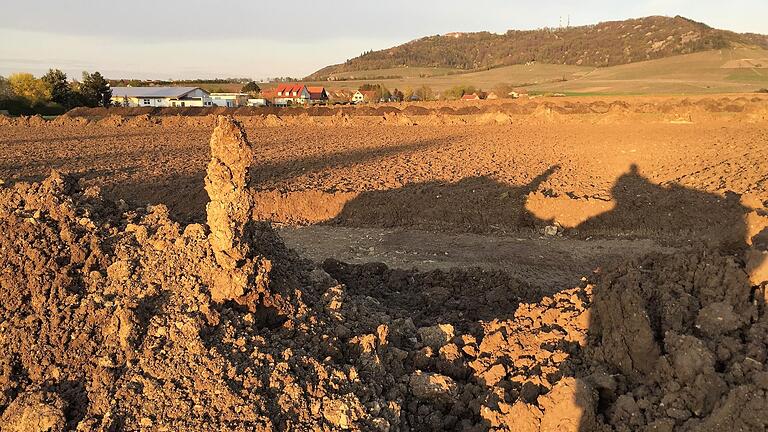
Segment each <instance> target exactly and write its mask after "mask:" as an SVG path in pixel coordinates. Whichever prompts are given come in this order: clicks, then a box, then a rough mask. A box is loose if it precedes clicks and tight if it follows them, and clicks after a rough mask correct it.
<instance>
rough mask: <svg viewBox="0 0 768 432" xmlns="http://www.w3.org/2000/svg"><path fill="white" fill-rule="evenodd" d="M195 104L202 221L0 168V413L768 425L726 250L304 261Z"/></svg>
mask: <svg viewBox="0 0 768 432" xmlns="http://www.w3.org/2000/svg"><path fill="white" fill-rule="evenodd" d="M216 123H217V128H216V129H215V131H214V133H213V136H212V138H211V141H210V144H211V153H212V158H211V161H210V164H209V168H208V171H207V176H206V180H205V184H206V191H207V192H208V195H209V197H210V199H211V200H210V202H209V204H208V208H207V213H206V214H207V223H206V224H189V225H186V226H184V225H180V224H179V223H177V222H174V221H173V220H172V219H171V218H170V217H169V212H168V209H167V208H166V207H165V206H163V205H157V206H149V207H147V208H137V209H131V208H128V207H127V206H125V205H124V204H122V203H120V202H117V203H116V202H112V201H109V200H105V199H103V198H102V197H101V196H100V193H99V190H98V189H97V188H95V187H84V185H83V184H82V183H76V182H75V181H74V180H72V179H71V178H68V177H66V176H62V175H60V174H58V173H53V174H52V175H51V176H49V177H48V178H47V179H46V180H44V181H42V182H39V183H27V182H18V183H16V184H15V185H13V186H12V187H0V230H2V231H3V232H4V233H6V235H4V236H2V237H0V268H3V269H4V270H3V272H2V274H0V297H2V298H3V299H4V301H3V302H0V425H2V426H1V427H2V430H3V431H5V430H31V431H46V430H48V431H50V430H54V431H59V430H105V431H106V430H147V429H152V430H265V431H266V430H347V429H351V430H376V431H396V430H435V431H437V430H463V431H481V430H488V429H496V430H514V431H576V430H617V431H619V430H629V429H631V428H643V427H646V426H647V427H649V428H656V430H669V431H671V430H721V429H722V428H723V427H724V426H725V425H728V426H730V425H735V426H737V427H739V428H741V430H755V431H757V430H764V428H765V427H766V426H768V412H767V411H766V409H765V407H766V406H768V403H766V402H768V401H766V397H767V396H766V391H768V378H767V377H768V369H767V368H766V362H768V358H767V357H768V345H766V342H765V341H766V340H768V339H766V337H767V336H768V334H767V333H768V318H767V317H766V308H765V307H764V303H765V291H764V285H762V287H761V286H759V285H756V284H754V283H753V282H751V281H750V279H749V277H750V275H749V274H747V272H746V271H745V264H744V262H742V261H741V260H740V259H737V258H736V257H734V256H731V255H725V254H723V253H721V252H718V251H709V250H707V249H705V248H704V249H702V248H692V249H689V250H686V251H683V252H679V253H676V254H672V255H664V254H652V255H649V256H646V257H644V258H641V259H638V260H634V261H629V262H627V263H623V264H620V265H617V266H612V267H611V268H606V269H602V271H599V272H598V273H596V274H595V275H587V276H588V277H585V279H584V281H583V283H582V284H580V285H579V286H577V287H573V288H570V289H562V288H566V287H557V289H558V291H557V292H555V293H548V292H542V291H541V290H537V289H533V288H532V287H531V285H530V284H528V283H527V282H526V281H525V280H519V279H516V278H514V277H512V276H510V275H508V274H505V273H504V272H503V271H500V270H497V271H483V270H463V271H462V270H452V271H447V272H442V271H433V272H408V271H401V270H392V269H388V268H387V267H386V266H382V265H378V264H366V265H362V266H354V265H348V264H344V263H341V262H338V261H327V262H326V263H324V265H323V269H320V268H316V267H313V266H312V265H311V264H310V263H309V262H308V261H306V260H304V259H302V258H300V257H299V256H297V255H296V254H295V253H294V252H292V251H290V250H288V249H287V248H286V247H285V245H284V244H283V243H282V241H281V240H280V238H279V236H278V235H277V234H276V233H275V232H274V231H273V230H272V229H271V227H270V226H269V225H268V224H263V223H253V222H251V221H250V219H249V217H248V215H249V214H250V212H251V211H252V208H251V207H252V206H253V205H254V204H253V201H252V200H251V195H250V194H249V193H248V191H247V190H246V188H245V185H246V182H247V177H248V167H249V166H250V163H249V161H248V159H249V158H250V157H252V155H254V154H255V155H256V156H255V157H258V149H254V148H253V147H251V145H250V143H249V142H248V140H247V138H246V136H245V134H244V133H243V131H242V128H241V127H240V125H238V124H237V123H236V122H234V121H233V120H231V119H228V118H218V119H216ZM758 240H759V239H758ZM756 242H757V241H756ZM499 299H502V301H499ZM446 306H453V307H446Z"/></svg>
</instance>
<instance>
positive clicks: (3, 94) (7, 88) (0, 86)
mask: <svg viewBox="0 0 768 432" xmlns="http://www.w3.org/2000/svg"><path fill="white" fill-rule="evenodd" d="M14 97H16V94H15V93H14V92H13V89H11V84H10V83H9V82H8V80H7V79H5V77H3V76H0V100H8V99H13V98H14Z"/></svg>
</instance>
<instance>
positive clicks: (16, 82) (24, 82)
mask: <svg viewBox="0 0 768 432" xmlns="http://www.w3.org/2000/svg"><path fill="white" fill-rule="evenodd" d="M8 84H9V85H10V87H11V90H13V93H15V94H16V96H18V97H20V98H22V99H24V100H25V101H27V103H29V104H30V105H39V104H43V103H45V102H47V101H48V100H50V98H51V92H50V91H49V90H48V86H46V85H45V83H44V82H43V81H41V80H39V79H37V78H35V76H34V75H32V74H31V73H15V74H11V75H10V76H9V77H8Z"/></svg>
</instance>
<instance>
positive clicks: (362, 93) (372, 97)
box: [352, 90, 377, 104]
mask: <svg viewBox="0 0 768 432" xmlns="http://www.w3.org/2000/svg"><path fill="white" fill-rule="evenodd" d="M371 102H377V100H376V92H375V91H370V90H368V91H366V90H358V91H356V92H355V94H353V95H352V103H354V104H359V103H371Z"/></svg>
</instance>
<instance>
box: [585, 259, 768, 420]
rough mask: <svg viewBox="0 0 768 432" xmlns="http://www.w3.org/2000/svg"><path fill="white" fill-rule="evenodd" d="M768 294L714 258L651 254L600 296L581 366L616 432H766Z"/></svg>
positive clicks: (603, 285) (614, 273)
mask: <svg viewBox="0 0 768 432" xmlns="http://www.w3.org/2000/svg"><path fill="white" fill-rule="evenodd" d="M765 301H766V297H765V291H764V288H760V287H754V286H752V285H751V284H750V282H749V278H748V275H747V274H746V272H745V271H744V268H743V265H742V264H741V263H739V262H738V261H736V260H735V259H734V258H733V257H727V256H720V255H718V254H716V253H713V252H706V251H699V252H696V253H689V254H679V255H674V256H664V255H653V256H648V257H646V258H644V259H642V260H639V261H637V262H633V263H629V264H627V265H625V266H621V267H619V268H616V269H613V270H610V271H608V272H606V273H605V274H604V275H603V276H602V277H601V278H600V281H599V283H598V286H597V287H596V288H595V296H594V303H593V307H592V310H591V315H592V319H591V323H590V329H589V338H590V343H589V344H588V346H587V349H586V350H584V353H583V356H582V357H581V360H582V361H583V362H584V363H582V364H581V366H580V367H582V368H584V370H583V371H582V373H583V374H586V373H590V374H589V375H588V376H586V378H585V380H586V381H587V382H590V383H591V385H592V387H593V389H594V390H596V391H597V392H598V394H599V406H600V407H602V408H601V415H602V421H604V422H605V423H607V424H609V425H611V426H613V428H614V429H615V430H625V429H632V430H635V429H641V428H643V427H648V428H650V429H651V430H667V431H672V430H690V431H693V430H696V431H717V430H765V429H766V428H767V427H768V409H767V408H766V407H768V367H767V366H766V362H767V361H768V343H766V337H767V336H768V315H766V310H765Z"/></svg>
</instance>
